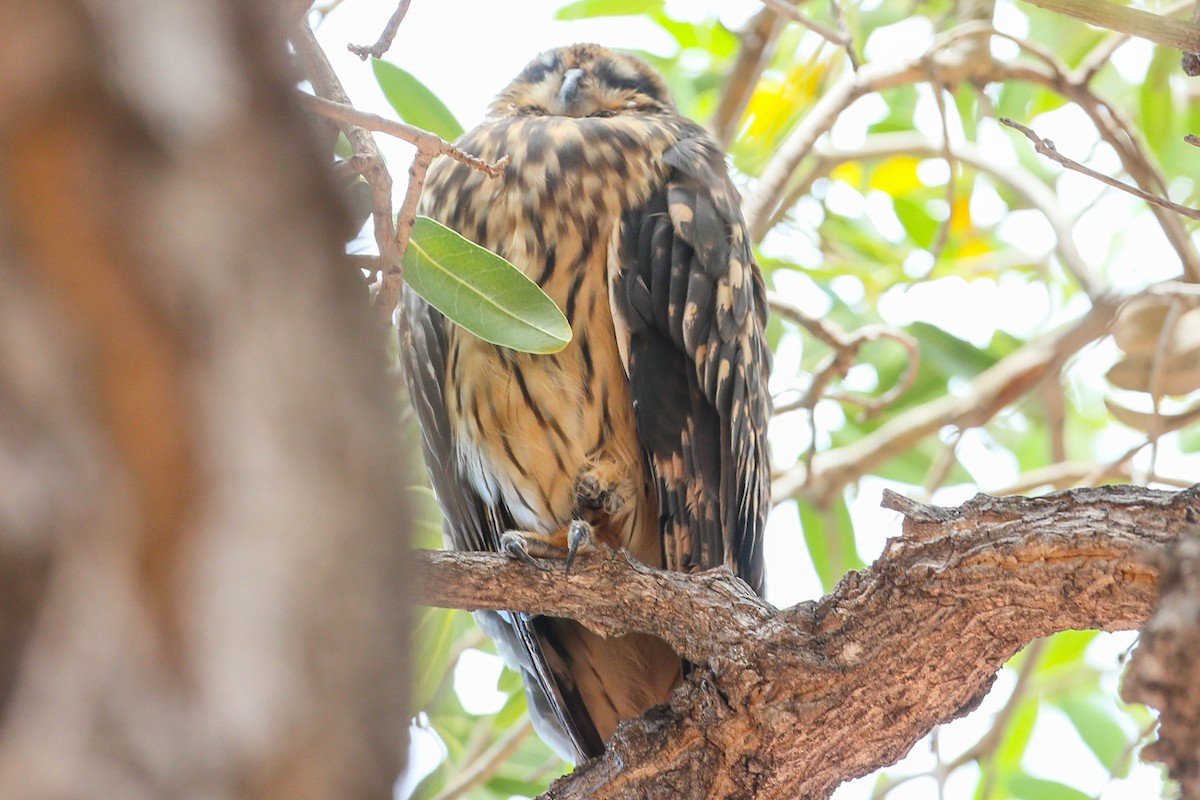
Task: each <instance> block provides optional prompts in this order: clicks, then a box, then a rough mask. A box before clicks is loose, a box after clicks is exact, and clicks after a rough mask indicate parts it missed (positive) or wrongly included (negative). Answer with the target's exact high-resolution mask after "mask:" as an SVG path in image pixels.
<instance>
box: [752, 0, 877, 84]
mask: <svg viewBox="0 0 1200 800" xmlns="http://www.w3.org/2000/svg"><path fill="white" fill-rule="evenodd" d="M760 2H761V3H762V4H763V5H764V6H766V7H767V8H769V9H771V10H772V11H774V12H775V13H776V14H780V15H782V16H784V17H786V18H787V19H790V20H791V21H792V22H795V23H797V24H799V25H801V26H803V27H805V28H808V29H809V30H810V31H812V32H813V33H815V34H816V35H817V36H820V37H821V38H822V39H824V40H825V41H827V42H829V43H830V44H832V45H836V46H837V47H840V48H842V49H844V50H845V51H846V52H847V53H849V54H850V59H851V63H853V64H854V68H855V69H856V70H857V69H858V63H857V62H858V59H857V58H856V57H855V55H854V53H853V52H852V51H851V50H850V39H849V38H847V37H845V36H843V35H842V34H840V33H838V32H837V31H835V30H830V29H829V28H826V27H825V26H824V25H822V24H821V23H819V22H814V21H813V20H811V19H809V18H808V17H806V16H804V15H803V14H801V13H800V12H799V11H797V10H796V7H795V6H793V5H791V4H790V3H785V2H784V1H783V0H760Z"/></svg>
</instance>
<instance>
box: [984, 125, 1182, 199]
mask: <svg viewBox="0 0 1200 800" xmlns="http://www.w3.org/2000/svg"><path fill="white" fill-rule="evenodd" d="M1000 123H1001V124H1002V125H1007V126H1008V127H1010V128H1012V129H1014V130H1017V131H1020V132H1021V133H1023V134H1024V135H1025V138H1026V139H1028V140H1029V141H1030V142H1032V143H1033V146H1034V149H1036V150H1037V151H1038V152H1039V153H1041V154H1042V155H1044V156H1046V157H1047V158H1049V159H1050V160H1051V161H1057V162H1058V163H1059V164H1062V165H1063V166H1064V167H1066V168H1067V169H1071V170H1074V171H1075V172H1079V173H1082V174H1084V175H1087V176H1088V177H1089V178H1095V179H1096V180H1098V181H1100V182H1101V183H1104V184H1107V185H1109V186H1112V187H1113V188H1115V189H1120V190H1121V191H1123V192H1128V193H1129V194H1131V195H1133V196H1134V197H1139V198H1141V199H1142V200H1145V201H1146V202H1147V203H1153V204H1154V205H1156V206H1161V207H1162V208H1166V209H1169V210H1171V211H1174V212H1175V213H1176V214H1181V215H1183V216H1185V217H1187V218H1188V219H1197V220H1200V209H1195V208H1189V207H1187V206H1181V205H1179V204H1178V203H1174V202H1172V201H1170V200H1168V199H1166V198H1165V197H1159V196H1158V195H1156V194H1151V193H1150V192H1147V191H1143V190H1142V189H1139V188H1137V187H1136V186H1130V185H1129V184H1127V183H1122V182H1121V181H1119V180H1117V179H1116V178H1112V177H1109V176H1108V175H1105V174H1104V173H1102V172H1097V171H1096V170H1094V169H1092V168H1090V167H1085V166H1084V165H1083V164H1080V163H1079V162H1078V161H1074V160H1072V159H1070V158H1067V157H1066V156H1064V155H1063V154H1062V153H1060V152H1058V150H1057V149H1056V148H1055V146H1054V142H1052V141H1050V140H1049V139H1043V138H1042V137H1040V136H1038V135H1037V134H1036V133H1035V132H1034V131H1033V130H1031V129H1030V128H1028V127H1026V126H1025V125H1022V124H1021V123H1019V122H1016V121H1015V120H1011V119H1009V118H1008V117H1000Z"/></svg>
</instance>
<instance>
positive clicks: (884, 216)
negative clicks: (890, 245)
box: [866, 189, 908, 243]
mask: <svg viewBox="0 0 1200 800" xmlns="http://www.w3.org/2000/svg"><path fill="white" fill-rule="evenodd" d="M866 201H867V219H869V220H871V224H873V225H874V226H875V229H876V230H877V231H879V235H880V236H882V237H883V238H885V239H887V240H888V241H890V242H894V243H900V242H902V241H904V239H905V238H906V237H907V236H908V233H907V232H906V231H905V230H904V225H903V223H901V222H900V217H898V216H896V207H895V204H894V203H893V202H892V197H891V195H889V194H887V193H886V192H882V191H880V190H879V189H873V190H871V191H869V192H867V197H866Z"/></svg>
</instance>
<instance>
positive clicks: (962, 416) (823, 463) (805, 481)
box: [772, 298, 1118, 503]
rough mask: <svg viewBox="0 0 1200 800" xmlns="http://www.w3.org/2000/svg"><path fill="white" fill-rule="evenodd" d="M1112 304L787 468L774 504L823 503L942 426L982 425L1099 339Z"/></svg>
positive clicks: (1105, 302) (1100, 304) (1103, 302)
mask: <svg viewBox="0 0 1200 800" xmlns="http://www.w3.org/2000/svg"><path fill="white" fill-rule="evenodd" d="M1117 305H1118V304H1117V303H1116V302H1115V301H1114V300H1113V299H1111V298H1109V299H1105V298H1101V299H1099V300H1097V302H1096V305H1095V306H1093V307H1092V310H1091V311H1089V312H1088V313H1087V314H1086V315H1085V316H1084V317H1082V318H1081V319H1080V320H1079V321H1078V322H1076V323H1075V324H1073V325H1071V326H1069V327H1067V328H1066V329H1064V330H1062V331H1060V332H1059V333H1057V334H1054V335H1052V336H1049V337H1046V338H1045V339H1042V340H1039V341H1035V342H1031V343H1029V344H1027V345H1025V346H1024V347H1022V348H1021V349H1020V350H1018V351H1016V352H1015V353H1013V354H1011V355H1009V356H1008V357H1006V358H1005V359H1003V360H1002V361H1000V362H999V363H997V364H996V365H994V366H992V367H991V368H990V369H988V370H986V371H985V372H983V373H982V374H980V375H979V376H977V377H976V378H974V379H973V380H972V381H971V382H970V383H969V384H968V385H967V389H966V391H965V392H963V393H962V394H961V395H953V396H952V395H947V396H945V397H940V398H938V399H937V400H933V401H930V402H928V403H925V404H924V405H921V406H918V407H916V408H914V409H912V410H910V411H905V412H904V413H902V414H900V415H899V416H897V417H894V418H893V419H891V420H888V421H887V422H886V423H884V424H883V425H881V426H880V427H878V428H876V429H875V430H874V431H871V432H870V433H868V434H866V435H865V436H862V437H861V438H859V439H858V440H856V441H854V442H853V443H851V444H848V445H846V446H845V447H839V448H838V449H836V450H830V451H827V452H825V453H819V454H818V455H817V457H816V459H814V462H813V467H812V468H813V474H812V475H811V476H810V475H806V474H805V471H804V470H803V469H798V468H792V469H790V470H788V471H787V472H785V473H783V474H782V475H780V476H779V477H778V478H776V479H775V480H774V481H773V482H772V495H773V497H774V500H775V501H776V502H779V501H781V500H785V499H787V498H789V497H792V496H793V495H794V494H796V493H797V492H799V491H800V490H802V489H803V490H805V492H806V494H807V496H809V497H811V498H812V499H813V500H814V501H815V502H817V503H820V502H822V501H827V500H828V499H829V498H832V497H833V496H835V495H836V494H837V493H838V492H840V491H841V490H842V488H843V487H845V485H846V484H847V483H849V482H850V481H852V480H855V479H856V478H857V476H859V475H862V474H863V473H865V472H867V471H868V470H870V469H872V468H873V467H875V466H877V465H878V464H881V463H883V462H884V461H886V460H887V459H889V458H891V457H893V456H894V455H895V454H897V453H902V452H905V451H906V450H908V449H909V448H910V447H913V446H914V445H915V444H916V443H917V442H919V441H921V440H922V439H924V438H925V437H926V436H929V435H932V434H933V433H936V432H937V431H939V430H941V428H942V427H943V426H946V425H954V426H956V427H958V428H960V429H966V428H973V427H976V426H978V425H982V424H984V423H985V422H987V420H989V419H991V418H992V417H993V416H995V415H996V413H998V412H999V411H1000V409H1002V408H1004V407H1006V406H1008V405H1010V404H1011V403H1013V402H1015V401H1016V400H1017V398H1019V397H1022V396H1023V395H1024V394H1025V393H1026V392H1028V391H1029V390H1030V389H1032V388H1033V387H1035V386H1037V385H1038V384H1039V383H1041V382H1042V381H1043V380H1046V379H1047V378H1048V377H1049V376H1051V375H1055V374H1057V373H1058V371H1059V370H1060V369H1061V368H1062V366H1063V364H1064V363H1065V362H1066V360H1067V359H1068V358H1070V357H1071V355H1073V354H1074V353H1075V352H1076V351H1077V350H1079V349H1080V348H1082V347H1084V346H1085V345H1087V344H1088V343H1090V342H1092V341H1094V340H1096V339H1097V338H1099V337H1101V336H1103V335H1104V334H1105V333H1106V332H1107V331H1108V328H1109V326H1110V325H1111V324H1112V321H1113V319H1114V318H1115V317H1116V312H1117Z"/></svg>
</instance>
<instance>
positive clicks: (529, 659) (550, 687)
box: [400, 288, 604, 762]
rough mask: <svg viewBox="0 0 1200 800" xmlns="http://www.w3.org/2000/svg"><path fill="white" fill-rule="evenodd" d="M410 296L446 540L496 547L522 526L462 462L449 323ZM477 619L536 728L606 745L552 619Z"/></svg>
mask: <svg viewBox="0 0 1200 800" xmlns="http://www.w3.org/2000/svg"><path fill="white" fill-rule="evenodd" d="M404 303H405V308H404V314H403V315H402V321H401V328H400V337H401V341H400V354H401V359H402V361H403V362H404V366H405V378H406V380H407V383H408V391H409V395H410V397H411V400H412V404H413V408H415V409H416V412H417V416H418V418H419V420H420V422H421V431H422V445H423V447H424V451H425V463H426V465H427V466H428V467H429V475H430V480H431V482H432V483H433V489H434V492H436V493H437V496H438V502H439V503H440V505H441V507H442V511H443V513H444V514H445V526H444V538H445V539H446V544H447V545H448V546H449V547H452V548H453V549H455V550H468V551H480V550H483V551H488V550H490V551H496V550H498V549H499V539H500V534H501V533H502V532H504V531H505V530H508V529H511V528H514V527H516V526H515V525H513V523H512V520H511V518H509V516H508V514H507V512H506V511H505V510H504V509H503V508H501V507H497V506H490V505H488V504H487V503H486V502H484V500H483V498H482V497H480V496H479V494H478V493H477V492H475V491H474V489H473V488H472V485H471V483H470V481H469V480H468V479H467V478H466V476H464V475H463V474H462V472H461V471H460V469H459V466H458V459H457V457H456V452H455V445H454V432H453V430H452V429H451V424H450V419H449V416H448V414H447V412H446V401H445V387H446V367H447V357H448V355H449V346H448V345H449V336H450V330H449V324H448V323H447V321H446V320H445V318H444V317H443V316H442V314H441V313H440V312H439V311H437V310H436V309H434V308H431V307H430V306H429V305H428V304H427V303H426V302H425V301H424V300H422V299H421V298H420V297H418V296H417V295H416V294H415V293H414V292H412V291H411V290H408V289H407V288H406V289H405V298H404ZM475 619H476V621H477V622H478V623H479V627H480V628H482V629H483V631H484V633H486V634H487V635H488V636H489V637H490V638H491V639H492V640H493V641H494V642H495V643H496V648H497V650H499V651H500V655H501V656H502V657H503V658H504V659H505V661H506V662H507V663H508V665H509V666H510V667H511V668H513V669H516V670H520V671H521V673H522V678H524V684H525V690H526V694H527V696H528V698H529V713H530V718H531V719H532V720H533V723H534V727H536V728H537V730H538V734H539V735H540V736H541V737H542V738H543V739H544V740H545V741H547V742H549V743H550V744H551V745H552V746H553V747H554V748H555V749H556V750H558V751H559V753H560V754H562V755H563V757H564V758H569V759H571V760H573V761H576V762H579V761H582V760H583V759H584V758H586V757H590V756H594V755H598V754H599V753H600V752H602V751H603V749H604V743H603V742H602V741H601V739H600V737H599V735H598V734H597V732H596V729H595V727H594V726H593V725H592V723H591V717H590V716H589V714H588V712H587V708H586V706H585V705H584V703H583V700H582V698H581V696H580V694H579V692H578V690H577V689H576V687H575V683H574V681H573V680H572V678H571V675H570V671H569V670H568V668H567V666H566V663H565V660H564V656H563V654H561V653H559V652H558V651H557V649H556V646H555V641H556V639H555V637H554V636H553V635H552V634H551V633H550V632H549V631H548V630H547V626H548V625H549V624H550V621H549V620H547V619H545V618H542V617H529V616H527V615H524V614H516V613H509V612H498V611H478V612H476V613H475Z"/></svg>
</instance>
